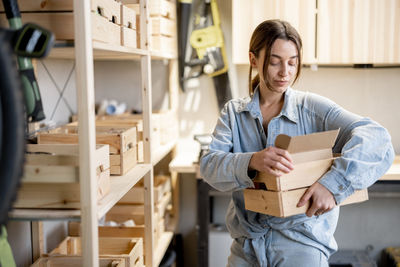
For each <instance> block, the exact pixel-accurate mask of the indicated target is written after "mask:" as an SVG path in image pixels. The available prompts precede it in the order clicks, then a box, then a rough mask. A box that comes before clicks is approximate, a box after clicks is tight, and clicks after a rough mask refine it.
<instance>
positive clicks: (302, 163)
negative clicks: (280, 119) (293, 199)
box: [253, 130, 339, 191]
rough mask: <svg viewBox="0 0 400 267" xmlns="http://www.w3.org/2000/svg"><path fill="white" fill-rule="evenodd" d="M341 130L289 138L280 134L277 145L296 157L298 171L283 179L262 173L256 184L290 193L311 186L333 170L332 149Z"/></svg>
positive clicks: (295, 165)
mask: <svg viewBox="0 0 400 267" xmlns="http://www.w3.org/2000/svg"><path fill="white" fill-rule="evenodd" d="M338 133H339V130H333V131H326V132H320V133H313V134H308V135H302V136H294V137H289V136H287V135H279V136H277V138H276V140H275V146H276V147H279V148H282V149H285V150H287V151H288V152H289V153H290V155H291V156H292V160H293V165H294V170H293V171H291V172H290V173H288V174H283V175H282V176H280V177H277V176H273V175H270V174H267V173H262V172H260V173H258V175H257V177H256V178H255V179H254V180H253V181H254V182H259V183H264V184H265V186H266V188H267V190H272V191H286V190H291V189H295V188H301V187H306V186H310V185H312V184H313V183H315V182H316V181H318V179H319V178H321V177H322V175H324V174H325V173H326V172H327V171H328V170H329V169H330V167H331V165H332V163H333V160H334V157H333V155H332V147H333V145H334V144H335V140H336V137H337V135H338Z"/></svg>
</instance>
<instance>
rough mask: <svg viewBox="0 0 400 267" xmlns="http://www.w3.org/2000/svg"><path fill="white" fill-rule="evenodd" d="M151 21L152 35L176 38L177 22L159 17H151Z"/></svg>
mask: <svg viewBox="0 0 400 267" xmlns="http://www.w3.org/2000/svg"><path fill="white" fill-rule="evenodd" d="M150 21H151V34H152V35H164V36H169V37H175V36H176V21H175V20H172V19H169V18H165V17H162V16H159V17H151V18H150Z"/></svg>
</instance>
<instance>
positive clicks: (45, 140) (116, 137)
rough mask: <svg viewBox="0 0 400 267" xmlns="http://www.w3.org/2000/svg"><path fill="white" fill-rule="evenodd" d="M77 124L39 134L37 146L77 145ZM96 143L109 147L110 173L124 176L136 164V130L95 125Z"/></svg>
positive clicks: (126, 127) (134, 128) (125, 127)
mask: <svg viewBox="0 0 400 267" xmlns="http://www.w3.org/2000/svg"><path fill="white" fill-rule="evenodd" d="M78 130H79V125H78V123H77V122H74V123H71V124H67V125H64V126H61V127H59V128H56V129H53V130H50V131H47V132H43V133H40V134H39V135H38V143H39V144H78V139H79V138H78V136H79V135H78ZM96 143H97V144H106V145H109V148H110V150H109V152H110V173H111V174H113V175H124V174H126V173H127V172H128V171H129V170H131V169H132V168H133V167H134V166H136V164H137V150H136V144H137V130H136V127H128V126H118V125H114V126H99V125H96Z"/></svg>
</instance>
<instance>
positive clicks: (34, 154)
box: [23, 144, 110, 183]
mask: <svg viewBox="0 0 400 267" xmlns="http://www.w3.org/2000/svg"><path fill="white" fill-rule="evenodd" d="M26 151H27V154H26V155H25V167H24V176H23V182H25V183H41V182H47V183H77V182H79V147H78V145H71V144H62V145H59V144H51V145H49V144H45V145H44V144H37V145H36V144H28V145H27V146H26ZM95 156H96V159H95V161H96V162H95V164H96V174H97V178H98V180H101V179H102V178H103V179H106V180H108V179H107V178H108V177H109V176H110V159H109V146H108V145H98V146H97V147H96V152H95Z"/></svg>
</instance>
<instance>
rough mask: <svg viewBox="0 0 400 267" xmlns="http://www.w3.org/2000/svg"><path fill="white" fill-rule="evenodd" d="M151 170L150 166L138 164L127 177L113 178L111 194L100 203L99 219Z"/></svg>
mask: <svg viewBox="0 0 400 267" xmlns="http://www.w3.org/2000/svg"><path fill="white" fill-rule="evenodd" d="M151 168H152V166H151V165H150V164H138V165H137V166H135V167H134V168H133V169H132V170H130V171H129V172H128V173H127V174H126V175H123V176H111V178H110V179H111V188H110V192H109V193H108V194H107V195H106V196H105V197H104V198H102V199H101V200H100V201H99V203H98V210H97V214H98V218H99V219H100V218H101V217H103V216H104V215H105V214H106V213H107V212H108V211H109V210H110V209H111V208H112V207H113V206H114V205H115V204H116V203H117V202H118V201H119V200H120V199H121V198H122V197H123V196H124V195H125V194H126V193H127V192H128V191H129V190H130V189H131V188H132V187H133V186H134V185H135V184H136V183H137V182H139V180H140V179H142V177H143V176H145V175H146V173H148V172H149V171H150V170H151Z"/></svg>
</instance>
